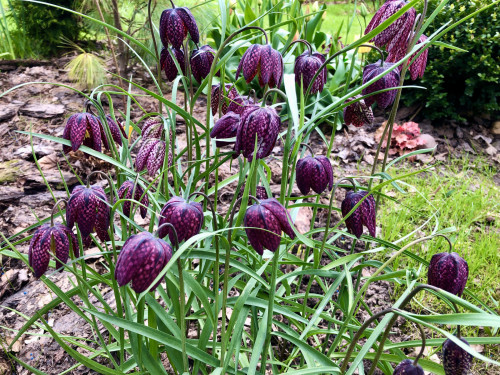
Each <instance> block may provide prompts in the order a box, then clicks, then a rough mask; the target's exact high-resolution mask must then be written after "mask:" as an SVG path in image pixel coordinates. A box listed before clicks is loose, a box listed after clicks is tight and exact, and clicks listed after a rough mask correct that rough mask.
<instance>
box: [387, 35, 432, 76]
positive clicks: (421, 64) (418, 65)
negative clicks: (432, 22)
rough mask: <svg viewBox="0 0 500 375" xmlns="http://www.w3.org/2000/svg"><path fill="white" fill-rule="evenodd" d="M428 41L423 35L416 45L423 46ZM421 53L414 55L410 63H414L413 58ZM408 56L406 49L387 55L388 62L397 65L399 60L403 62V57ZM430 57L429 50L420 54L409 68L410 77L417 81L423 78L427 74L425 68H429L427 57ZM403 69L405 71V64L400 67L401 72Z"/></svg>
mask: <svg viewBox="0 0 500 375" xmlns="http://www.w3.org/2000/svg"><path fill="white" fill-rule="evenodd" d="M410 37H411V36H409V37H408V42H409V40H410ZM426 40H427V37H426V36H425V35H423V34H422V35H421V36H420V38H418V41H417V43H416V45H419V44H422V43H425V41H426ZM418 52H419V51H417V52H415V53H414V54H413V55H411V57H410V59H409V61H412V60H413V58H414V57H415V56H416V55H417V53H418ZM405 55H406V50H405V49H400V50H396V51H393V52H391V53H389V54H388V55H387V59H386V61H387V62H393V63H396V62H398V61H399V60H401V59H402V58H403V57H405ZM428 56H429V49H428V48H426V49H425V51H424V52H422V53H421V54H420V56H418V57H417V58H416V59H415V61H414V62H413V63H412V64H411V65H410V67H409V71H410V77H411V79H412V80H414V81H415V80H416V79H417V78H422V77H423V76H424V73H425V68H426V66H427V57H428ZM401 69H403V64H401V65H400V66H399V70H400V71H401Z"/></svg>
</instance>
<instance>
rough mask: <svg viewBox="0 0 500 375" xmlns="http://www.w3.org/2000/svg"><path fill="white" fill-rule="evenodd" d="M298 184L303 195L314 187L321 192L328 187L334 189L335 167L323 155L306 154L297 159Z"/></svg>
mask: <svg viewBox="0 0 500 375" xmlns="http://www.w3.org/2000/svg"><path fill="white" fill-rule="evenodd" d="M296 172H297V186H298V187H299V190H300V192H301V193H302V194H303V195H307V194H309V190H311V189H313V190H314V191H315V192H316V194H321V193H322V192H324V191H325V189H326V188H327V187H328V190H332V189H333V168H332V165H331V164H330V160H328V158H327V157H325V156H323V155H318V156H314V157H312V156H306V157H305V158H303V159H299V160H298V161H297V169H296Z"/></svg>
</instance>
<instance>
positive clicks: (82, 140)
mask: <svg viewBox="0 0 500 375" xmlns="http://www.w3.org/2000/svg"><path fill="white" fill-rule="evenodd" d="M101 129H102V125H101V122H100V121H99V118H98V117H97V116H94V115H93V114H91V113H88V112H82V113H75V114H74V115H72V116H70V118H69V119H68V121H67V122H66V126H65V127H64V131H63V138H64V139H68V140H70V141H71V146H66V145H64V146H63V152H64V153H68V152H70V151H71V150H73V151H76V150H78V149H79V148H80V146H81V145H82V144H83V145H84V146H87V147H90V148H91V149H93V150H95V151H98V152H101V149H102V148H101V145H102V135H101Z"/></svg>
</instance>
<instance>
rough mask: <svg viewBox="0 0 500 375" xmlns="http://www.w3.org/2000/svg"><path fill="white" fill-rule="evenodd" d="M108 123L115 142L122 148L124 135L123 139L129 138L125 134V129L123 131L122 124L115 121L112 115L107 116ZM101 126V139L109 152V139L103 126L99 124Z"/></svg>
mask: <svg viewBox="0 0 500 375" xmlns="http://www.w3.org/2000/svg"><path fill="white" fill-rule="evenodd" d="M106 121H107V123H108V126H109V131H110V132H111V137H112V138H113V141H114V142H115V143H116V144H117V145H119V146H121V145H122V135H123V137H125V138H126V137H127V135H126V134H125V129H123V126H122V124H121V123H120V122H118V123H117V122H116V121H115V120H113V118H112V117H111V116H110V115H106ZM99 125H100V130H101V137H102V143H103V145H104V148H105V149H107V150H110V149H111V148H110V146H109V142H108V137H107V136H106V132H105V131H104V127H103V124H102V123H101V122H99Z"/></svg>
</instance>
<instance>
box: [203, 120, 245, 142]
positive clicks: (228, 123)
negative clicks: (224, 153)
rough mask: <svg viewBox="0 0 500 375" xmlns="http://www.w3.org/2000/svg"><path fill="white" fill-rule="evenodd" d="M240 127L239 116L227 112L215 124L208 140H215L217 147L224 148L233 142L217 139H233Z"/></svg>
mask: <svg viewBox="0 0 500 375" xmlns="http://www.w3.org/2000/svg"><path fill="white" fill-rule="evenodd" d="M239 126H240V115H238V114H237V113H234V112H228V113H226V114H225V115H224V116H222V117H221V118H220V119H218V120H217V121H216V122H215V125H214V127H213V128H212V131H211V132H210V138H215V139H216V142H215V145H216V146H217V147H224V146H228V145H231V144H233V143H234V141H219V139H226V138H234V137H236V134H237V133H238V128H239Z"/></svg>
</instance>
